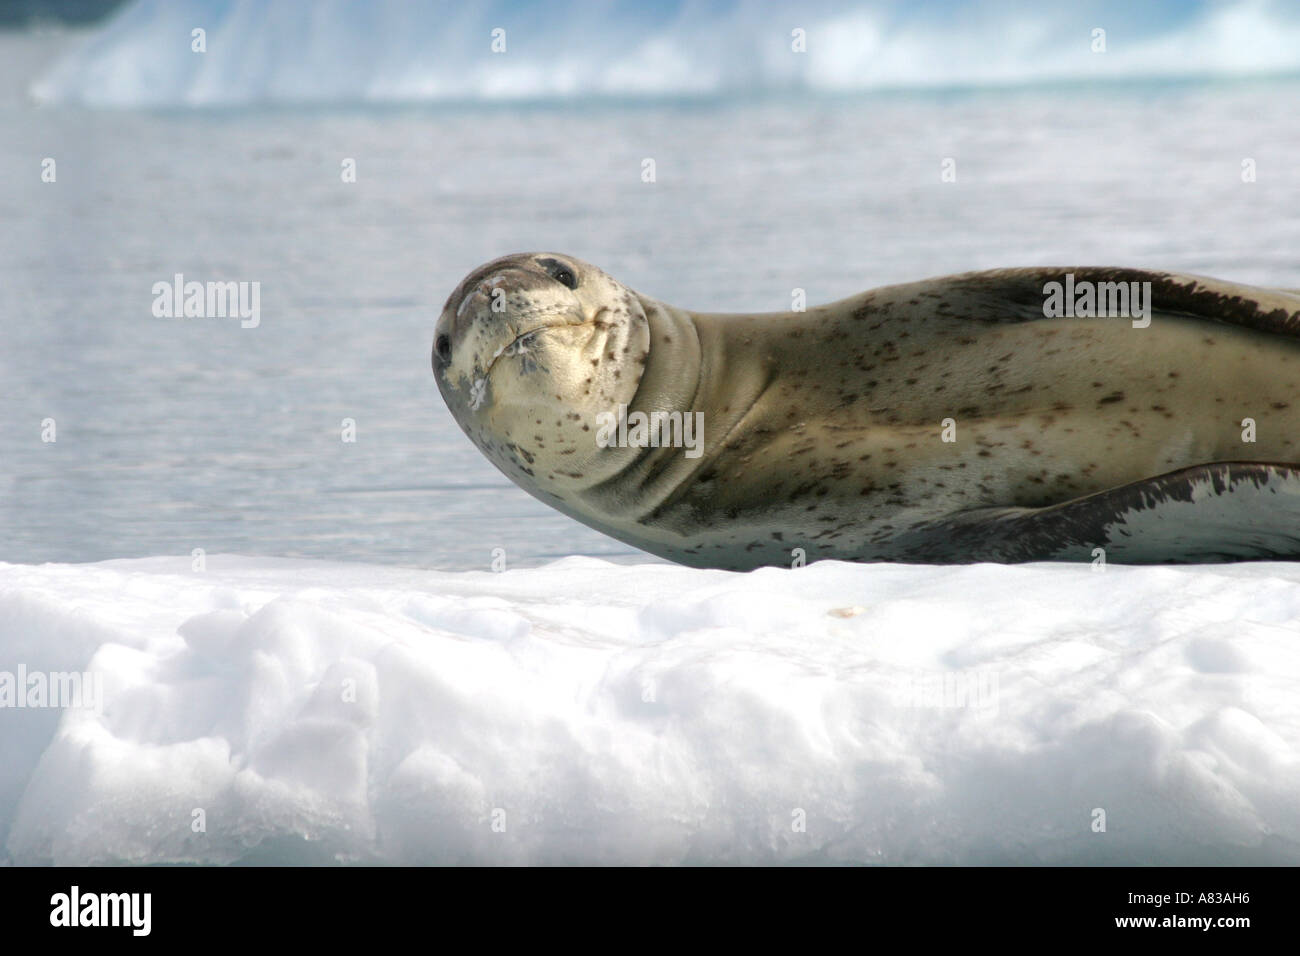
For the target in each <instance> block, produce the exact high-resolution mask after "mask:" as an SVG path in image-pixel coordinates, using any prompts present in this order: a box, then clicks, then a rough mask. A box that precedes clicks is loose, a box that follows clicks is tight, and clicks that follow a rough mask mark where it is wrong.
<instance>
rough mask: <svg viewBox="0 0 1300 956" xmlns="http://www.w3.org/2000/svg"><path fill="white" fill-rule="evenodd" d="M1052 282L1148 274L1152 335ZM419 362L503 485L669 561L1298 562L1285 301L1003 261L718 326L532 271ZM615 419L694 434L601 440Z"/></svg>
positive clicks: (1298, 441) (1295, 377)
mask: <svg viewBox="0 0 1300 956" xmlns="http://www.w3.org/2000/svg"><path fill="white" fill-rule="evenodd" d="M1067 273H1068V274H1069V275H1070V276H1071V277H1072V279H1073V280H1074V281H1075V282H1081V283H1087V282H1092V283H1114V282H1125V283H1133V282H1136V283H1139V284H1140V283H1143V282H1147V283H1150V286H1149V295H1150V298H1149V302H1148V305H1149V306H1150V309H1149V313H1148V316H1147V318H1148V319H1149V322H1148V323H1147V324H1146V325H1145V327H1141V323H1139V322H1135V321H1130V319H1129V318H1127V317H1087V316H1084V317H1059V318H1045V317H1044V301H1045V288H1047V287H1048V286H1049V285H1050V283H1052V282H1059V281H1060V280H1061V278H1062V276H1064V275H1066V274H1067ZM433 368H434V375H435V378H436V380H437V383H438V387H439V389H440V391H441V393H442V395H443V397H444V399H445V400H446V402H447V405H448V407H449V408H450V409H451V411H452V414H453V415H454V416H455V418H456V420H457V422H458V423H459V424H460V426H461V427H462V428H463V429H464V430H465V432H466V434H468V435H469V437H470V438H471V439H472V440H473V441H474V442H475V444H476V445H478V447H479V448H480V449H481V450H482V451H483V453H484V454H485V455H487V457H488V458H489V459H490V460H491V461H492V462H493V463H494V464H495V465H496V466H497V467H498V468H500V469H501V470H502V471H503V472H504V473H505V474H506V475H508V476H509V477H510V478H511V479H512V480H513V481H515V482H516V483H517V484H518V485H520V486H521V487H523V488H524V489H525V490H527V491H528V492H530V493H531V494H533V495H535V496H536V497H538V498H540V499H541V500H542V501H545V502H546V503H548V504H550V505H552V506H554V507H555V508H557V509H559V510H560V511H562V512H564V513H566V514H568V515H571V516H572V517H574V518H576V519H578V520H579V521H582V522H583V523H585V524H588V525H590V526H592V527H594V528H597V529H598V530H600V531H603V532H605V533H607V534H610V535H612V536H613V537H616V538H618V539H620V540H622V541H625V542H628V543H629V544H632V545H635V546H636V547H638V548H642V549H644V550H646V551H649V552H652V553H654V554H658V555H661V556H663V557H666V558H670V559H672V560H674V561H678V562H681V563H683V564H688V565H694V566H700V567H719V568H732V569H748V568H753V567H758V566H761V565H768V564H776V565H788V564H789V563H790V561H791V555H792V553H793V552H794V549H796V548H800V549H803V553H804V554H805V555H806V556H807V559H808V560H816V559H822V558H834V559H842V560H853V561H911V562H938V563H949V562H966V561H1029V560H1049V559H1056V560H1088V559H1092V558H1093V557H1094V556H1095V555H1096V554H1097V552H1096V550H1095V549H1097V548H1102V549H1105V556H1106V558H1107V559H1108V560H1111V561H1121V562H1134V563H1145V562H1191V561H1219V560H1246V559H1268V558H1296V557H1300V470H1298V467H1300V466H1297V464H1296V463H1298V462H1300V294H1296V293H1294V292H1289V291H1282V290H1272V289H1259V288H1252V287H1248V286H1241V285H1236V284H1231V283H1224V282H1218V281H1216V280H1211V279H1203V278H1199V277H1192V276H1186V275H1178V274H1171V273H1157V272H1144V271H1139V270H1127V269H1104V268H1077V269H1072V270H1064V269H1016V270H999V271H993V272H978V273H967V274H963V275H958V276H951V277H945V278H940V279H931V280H926V281H922V282H915V283H908V284H905V285H898V286H890V287H885V288H880V289H875V290H872V291H870V292H866V293H863V294H861V295H858V296H854V297H851V298H848V299H844V300H842V301H839V302H835V303H832V304H830V305H826V306H821V307H816V308H810V309H808V310H807V311H806V312H799V313H774V314H760V315H720V314H706V313H694V312H688V311H685V310H683V309H678V308H674V307H672V306H669V305H666V304H664V303H661V302H658V301H656V300H654V299H651V298H649V297H646V296H642V295H639V294H637V293H635V292H632V291H631V290H629V289H627V288H626V287H625V286H623V285H622V284H620V283H619V282H617V281H616V280H614V279H612V278H611V277H609V276H607V275H606V274H605V273H603V272H601V271H600V270H599V269H596V268H595V267H593V266H590V265H588V264H586V263H583V262H580V261H578V260H576V259H574V258H572V257H570V256H564V255H559V254H552V253H530V254H521V255H513V256H507V257H504V258H502V259H498V260H495V261H494V262H491V263H488V264H487V265H485V266H483V267H481V268H479V269H477V270H475V271H474V272H473V273H471V274H470V276H468V277H467V278H466V279H465V280H464V281H463V282H462V283H461V284H460V286H459V287H458V288H457V289H456V290H455V291H454V292H453V293H452V295H451V297H450V299H449V300H448V302H447V305H446V307H445V309H444V310H443V313H442V315H441V317H440V318H439V319H438V323H437V326H436V328H435V335H434V352H433ZM620 410H623V411H620ZM636 412H643V413H645V414H646V416H647V417H648V416H649V415H650V414H652V413H654V412H660V413H678V416H679V417H680V416H681V415H691V416H695V417H696V418H697V419H698V420H699V421H700V422H701V423H702V425H703V434H702V438H701V440H699V441H698V442H697V447H695V448H694V449H693V450H692V449H687V448H683V447H662V446H661V447H652V446H646V445H645V442H644V441H642V442H641V444H640V445H638V444H636V443H635V442H634V441H631V440H629V441H628V442H627V443H626V444H624V445H621V446H620V445H618V444H611V443H610V441H608V438H609V433H610V429H609V428H607V427H606V428H602V422H603V423H604V424H605V425H608V423H609V422H610V420H611V416H618V415H622V416H623V417H624V418H630V417H634V414H635V413H636ZM697 413H698V414H697ZM1247 420H1248V421H1247ZM1243 422H1247V423H1246V424H1243ZM673 434H674V435H675V436H677V437H680V434H679V433H676V432H675V433H673ZM599 436H603V437H604V440H598V437H599ZM630 437H632V438H634V437H635V435H631V436H630ZM1246 439H1253V440H1246ZM692 451H693V454H692V453H690V452H692Z"/></svg>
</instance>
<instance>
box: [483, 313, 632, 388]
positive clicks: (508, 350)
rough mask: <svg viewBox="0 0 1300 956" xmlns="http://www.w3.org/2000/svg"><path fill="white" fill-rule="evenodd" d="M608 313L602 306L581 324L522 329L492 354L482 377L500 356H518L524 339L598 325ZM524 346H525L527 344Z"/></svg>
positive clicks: (541, 324)
mask: <svg viewBox="0 0 1300 956" xmlns="http://www.w3.org/2000/svg"><path fill="white" fill-rule="evenodd" d="M608 311H609V308H608V307H607V306H603V305H602V306H601V307H600V308H599V309H597V310H596V314H595V315H593V316H592V317H591V318H590V319H584V320H583V321H581V322H542V323H540V324H538V325H534V326H532V327H531V328H528V329H524V330H523V331H522V332H519V333H517V334H516V335H515V336H514V338H512V339H511V340H510V341H509V342H507V343H506V344H505V345H503V346H501V347H500V348H499V349H497V350H496V352H494V353H493V354H492V357H491V358H490V359H488V363H487V368H485V369H484V370H483V376H482V377H483V378H485V379H486V378H487V377H488V376H489V375H491V374H492V369H493V368H495V367H496V364H497V360H498V359H500V358H501V357H502V356H506V357H509V356H512V355H517V354H519V351H520V349H519V345H520V343H524V340H525V339H529V338H531V337H532V336H534V335H537V334H538V333H539V332H545V331H546V330H547V329H562V328H575V327H581V326H584V325H599V323H600V317H601V316H602V315H604V314H605V313H606V312H608ZM524 344H525V345H526V344H527V343H524Z"/></svg>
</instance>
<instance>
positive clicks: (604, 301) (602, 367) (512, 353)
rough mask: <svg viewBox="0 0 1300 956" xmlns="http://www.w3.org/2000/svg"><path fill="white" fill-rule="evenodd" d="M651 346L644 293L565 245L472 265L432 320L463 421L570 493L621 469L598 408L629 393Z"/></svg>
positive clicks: (486, 446)
mask: <svg viewBox="0 0 1300 956" xmlns="http://www.w3.org/2000/svg"><path fill="white" fill-rule="evenodd" d="M649 349H650V329H649V323H648V321H647V318H646V314H645V309H644V308H643V306H642V303H641V301H640V299H639V298H638V297H637V296H636V295H635V294H634V293H633V292H632V291H631V290H629V289H628V288H626V287H625V286H624V285H622V284H621V283H619V282H618V281H616V280H614V279H612V278H611V277H610V276H608V275H606V274H605V273H604V272H602V271H601V270H599V269H597V268H596V267H595V266H592V265H589V264H587V263H585V262H582V261H580V260H578V259H575V258H573V257H572V256H565V255H560V254H557V253H546V252H540V253H520V254H515V255H509V256H503V257H502V258H500V259H495V260H493V261H492V262H489V263H487V265H484V266H482V267H480V268H478V269H476V270H474V271H473V272H471V273H470V274H469V275H468V276H467V277H466V278H465V280H464V281H463V282H461V284H460V285H459V286H458V287H457V288H456V290H455V291H454V292H453V293H452V294H451V297H450V298H449V299H448V300H447V304H446V305H445V306H444V307H443V310H442V315H441V316H440V317H439V319H438V322H437V325H436V326H435V329H434V338H433V355H432V362H433V374H434V378H435V379H436V380H437V383H438V390H439V391H440V392H441V393H442V397H443V400H444V401H445V402H446V403H447V407H448V408H449V409H450V410H451V413H452V415H453V417H454V418H455V419H456V422H457V423H458V424H459V425H460V427H461V428H462V429H463V430H464V432H465V434H467V435H468V436H469V437H470V439H471V440H472V441H473V442H474V444H475V445H477V446H478V447H479V449H480V450H481V451H482V452H483V453H484V454H485V455H487V457H488V458H489V459H490V460H491V461H492V462H493V464H495V465H496V466H497V467H498V468H500V469H501V470H502V471H503V472H505V473H506V475H508V476H509V477H510V478H511V479H512V480H514V481H515V482H516V483H518V484H520V485H522V486H524V487H525V488H527V489H528V490H529V491H533V492H534V493H536V489H538V488H539V487H540V488H542V489H546V490H553V491H556V492H559V493H561V494H563V492H564V490H566V489H576V488H584V487H588V486H590V485H592V484H594V483H598V482H600V481H602V480H604V479H605V478H607V477H609V476H610V475H612V474H614V473H616V472H617V470H618V469H619V467H620V466H621V462H620V461H619V460H618V459H619V456H618V455H615V454H608V453H607V451H608V450H606V449H602V448H601V447H599V446H598V444H597V443H596V441H595V440H594V434H593V432H592V429H593V427H594V426H593V422H594V421H595V419H596V416H597V415H598V414H599V413H600V412H602V411H606V410H608V409H610V408H613V407H616V406H618V405H619V404H620V403H622V404H627V403H629V402H631V400H632V398H633V396H634V395H635V394H636V390H637V386H638V384H639V382H640V377H641V375H640V373H641V371H642V370H643V369H644V367H645V362H646V358H647V357H648V354H649Z"/></svg>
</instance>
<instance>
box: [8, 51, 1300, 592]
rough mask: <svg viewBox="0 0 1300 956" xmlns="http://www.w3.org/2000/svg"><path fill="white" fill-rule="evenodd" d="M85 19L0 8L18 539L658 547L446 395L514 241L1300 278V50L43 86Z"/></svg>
mask: <svg viewBox="0 0 1300 956" xmlns="http://www.w3.org/2000/svg"><path fill="white" fill-rule="evenodd" d="M74 42H80V41H79V40H77V39H76V38H68V37H59V36H53V37H51V36H48V35H41V34H36V33H31V32H28V33H13V34H5V35H0V131H2V134H0V330H2V331H3V348H0V561H8V562H45V561H61V562H62V561H78V562H79V561H95V560H100V559H105V558H110V557H138V556H148V555H186V554H189V553H190V552H191V551H192V549H194V548H203V549H204V550H205V551H207V552H208V553H210V554H212V553H218V552H237V553H240V554H246V555H267V556H288V557H317V558H329V559H336V560H346V561H364V562H374V563H387V564H401V565H411V566H416V567H430V568H441V569H466V568H471V569H472V568H480V569H481V568H486V567H487V566H488V564H489V562H490V561H491V555H492V551H493V549H495V548H503V549H504V550H505V554H506V560H507V563H508V565H509V566H512V567H513V566H527V565H535V564H538V563H542V562H544V561H547V560H550V559H553V558H556V557H559V556H563V555H572V554H579V555H598V556H605V557H612V558H615V559H619V560H632V559H637V560H647V556H645V555H641V554H640V553H638V552H635V551H634V550H632V549H630V548H628V547H626V546H625V545H622V544H620V543H619V542H616V541H613V540H611V539H608V538H605V537H604V536H602V535H600V534H598V533H596V532H594V531H591V530H589V529H587V528H585V527H583V526H581V525H579V524H577V523H575V522H573V521H571V520H569V519H568V518H565V517H563V516H561V515H559V514H558V513H555V512H553V511H551V510H550V509H548V508H547V507H545V506H544V505H542V504H540V503H539V502H536V501H534V500H533V499H532V498H531V497H529V496H528V495H527V494H525V493H524V492H523V491H521V490H519V489H517V488H515V487H514V486H513V485H511V484H510V483H509V482H508V481H507V480H506V479H505V478H504V477H503V476H501V475H500V474H498V473H497V472H496V471H495V470H494V469H493V468H492V467H491V465H489V464H488V462H487V461H486V460H485V459H483V458H482V456H481V455H480V454H479V453H478V452H477V450H476V449H474V448H473V447H472V446H471V444H470V443H469V441H468V439H466V438H465V437H464V436H463V435H462V434H461V433H460V431H459V429H458V428H457V426H456V425H455V423H454V422H453V421H452V419H451V417H450V415H449V414H448V413H447V411H446V410H445V408H444V407H443V406H442V403H441V400H440V398H439V396H438V393H437V389H436V387H435V385H434V382H433V378H432V375H431V372H430V368H429V349H430V339H431V335H432V328H433V323H434V321H435V319H436V318H437V315H438V312H439V310H440V308H441V306H442V303H443V301H444V300H445V298H446V296H447V294H448V293H449V292H450V291H451V289H452V288H453V287H454V286H455V284H456V283H457V282H458V281H459V280H460V278H461V277H462V276H463V275H464V274H465V273H466V272H468V271H469V270H470V269H472V268H473V267H474V266H476V265H478V264H479V263H481V262H483V261H485V260H487V259H489V258H492V257H495V256H498V255H501V254H504V253H506V252H511V251H522V250H531V249H549V250H556V251H562V252H567V253H571V254H574V255H577V256H579V257H581V258H583V259H587V260H589V261H591V262H593V263H595V264H597V265H599V266H601V267H602V268H604V269H605V270H606V271H608V272H610V273H611V274H612V275H614V276H616V277H618V278H619V279H621V280H623V281H624V282H626V283H627V284H629V285H630V286H632V287H633V288H636V289H638V290H640V291H642V292H645V293H647V294H650V295H653V296H655V297H657V298H661V299H664V300H666V301H669V302H672V303H674V304H678V305H681V306H684V307H688V308H698V309H708V310H721V311H732V310H734V311H746V310H779V309H785V308H789V305H790V300H791V293H792V290H793V289H795V288H802V289H804V290H806V293H807V297H808V301H809V302H810V303H817V302H825V301H829V300H833V299H836V298H839V297H842V296H846V295H849V294H852V293H855V292H859V291H861V290H863V289H866V288H869V287H871V286H875V285H880V284H884V283H889V282H898V281H906V280H912V279H918V278H922V277H926V276H933V275H940V274H944V273H950V272H956V271H962V270H967V269H980V268H993V267H1002V266H1026V265H1034V264H1050V265H1061V266H1068V265H1081V264H1121V265H1129V266H1141V267H1153V268H1168V269H1178V270H1183V271H1189V272H1196V273H1204V274H1210V275H1214V276H1218V277H1222V278H1227V279H1234V280H1240V281H1244V282H1253V283H1259V284H1264V285H1275V286H1286V287H1300V255H1298V254H1297V253H1298V252H1300V166H1298V165H1297V163H1296V161H1295V157H1296V156H1297V155H1300V110H1297V108H1296V107H1297V103H1298V102H1300V81H1297V79H1295V78H1294V77H1290V78H1288V77H1281V78H1278V77H1266V76H1250V77H1236V78H1228V77H1219V78H1210V79H1204V78H1203V79H1186V78H1169V77H1165V78H1158V77H1155V78H1153V77H1146V78H1142V77H1136V78H1135V77H1128V78H1123V79H1115V78H1098V77H1093V78H1089V77H1075V78H1067V79H1060V80H1053V81H1052V82H1042V83H1037V84H1032V85H1030V86H1026V87H1020V88H988V87H970V88H965V89H952V88H935V89H926V90H912V91H903V90H885V89H858V90H844V89H840V88H835V87H834V86H833V84H832V85H830V86H827V87H825V88H807V87H787V88H780V89H769V90H763V91H761V92H759V93H747V92H745V91H744V90H742V89H739V88H734V89H733V88H731V87H726V86H723V87H720V88H719V89H717V90H706V91H704V92H703V93H700V92H699V91H695V93H694V94H693V95H689V96H688V95H681V94H680V93H679V92H678V91H673V90H667V91H663V92H661V94H660V95H654V96H638V97H632V96H621V95H620V96H609V95H605V96H600V97H596V96H588V95H575V96H570V97H565V98H558V99H556V98H551V99H541V100H535V101H521V100H519V99H511V98H509V97H506V98H504V99H500V100H492V101H490V102H485V101H478V102H472V101H464V100H460V101H456V100H448V101H440V100H437V99H430V100H428V101H426V102H397V101H389V102H385V103H373V102H372V103H352V104H350V105H349V104H346V103H345V104H342V105H326V104H323V103H314V104H302V103H297V104H295V103H290V102H285V101H283V100H282V99H281V100H276V99H275V98H266V97H251V98H250V97H244V98H243V99H242V100H241V101H238V102H228V103H220V104H218V105H217V106H215V107H212V108H207V109H198V110H196V109H190V108H186V107H184V106H180V105H168V104H164V105H161V106H157V105H154V106H151V105H149V104H143V105H140V104H137V105H134V106H132V105H129V104H126V105H124V104H122V103H117V104H116V105H117V107H118V108H114V109H104V110H100V109H92V108H88V107H86V106H84V105H80V104H79V103H78V102H77V100H78V97H77V96H68V97H65V98H64V99H63V100H59V99H57V98H55V100H54V101H48V102H46V103H44V105H36V104H35V103H33V101H32V100H31V98H30V97H29V96H28V95H27V94H28V91H29V90H30V89H31V88H32V83H33V81H35V80H36V79H37V78H38V77H39V76H42V75H45V74H44V71H45V69H46V68H47V66H48V64H49V63H50V62H53V60H54V59H55V54H57V53H59V52H66V51H67V49H68V44H69V43H74ZM65 72H66V71H65ZM74 72H75V71H74ZM86 75H89V76H92V78H93V75H94V74H93V71H91V72H90V73H88V74H86ZM61 82H64V83H65V86H64V87H62V89H64V90H65V92H66V91H67V90H69V89H74V88H76V89H82V90H83V91H84V90H85V89H87V88H93V83H92V84H91V86H90V87H86V86H82V87H76V84H75V83H74V81H73V80H69V79H66V78H65V80H64V81H61ZM82 98H83V99H84V97H82ZM46 158H51V159H53V160H54V161H55V164H56V166H55V169H56V177H57V178H56V181H55V182H52V183H51V182H43V181H42V177H41V173H42V162H43V160H45V159H46ZM646 158H652V159H653V160H654V161H655V168H656V181H655V182H653V183H646V182H643V181H642V177H641V171H642V164H643V160H644V159H646ZM949 158H950V159H952V160H954V161H955V168H956V173H957V176H956V181H955V182H943V181H942V180H941V171H942V168H943V163H944V161H945V160H946V159H949ZM346 159H352V160H355V163H356V170H357V181H356V182H355V183H345V182H343V181H342V177H341V175H340V173H341V168H342V167H341V164H342V163H343V162H344V160H346ZM1244 161H1251V162H1252V164H1253V168H1254V170H1255V181H1253V182H1243V176H1242V170H1243V162H1244ZM176 273H181V274H183V275H184V276H185V278H186V279H187V280H199V281H208V280H232V281H256V282H259V283H260V288H261V322H260V325H259V326H258V327H256V328H248V329H245V328H241V327H240V323H239V321H238V320H237V319H216V318H212V319H182V318H157V317H155V316H154V315H153V314H152V310H151V309H152V304H153V299H154V296H153V293H152V291H151V290H152V287H153V285H154V283H156V282H170V281H171V279H172V277H173V276H174V275H175V274H176ZM47 419H53V421H54V423H55V428H56V437H57V440H56V441H53V442H48V441H43V440H42V432H43V427H44V426H43V422H45V421H46V420H47ZM345 419H351V420H353V421H354V422H355V423H356V440H355V442H344V441H342V440H341V432H342V427H343V421H344V420H345Z"/></svg>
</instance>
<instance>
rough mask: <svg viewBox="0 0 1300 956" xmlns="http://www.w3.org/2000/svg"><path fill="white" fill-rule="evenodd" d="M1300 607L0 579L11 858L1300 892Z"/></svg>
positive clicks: (974, 592) (462, 576) (297, 576)
mask: <svg viewBox="0 0 1300 956" xmlns="http://www.w3.org/2000/svg"><path fill="white" fill-rule="evenodd" d="M1297 583H1300V568H1298V567H1295V566H1287V565H1276V564H1263V565H1260V564H1257V565H1237V566H1227V567H1205V568H1124V567H1114V566H1112V567H1110V568H1107V569H1105V570H1104V571H1094V570H1092V569H1091V568H1090V567H1088V566H1069V565H1028V566H1019V567H996V566H989V565H976V566H969V567H955V568H930V567H909V566H899V565H875V566H855V565H848V564H838V563H831V562H826V563H819V564H814V565H810V566H808V567H806V568H800V569H797V570H779V569H769V570H763V571H758V572H754V573H752V574H734V573H728V572H704V571H697V570H691V569H687V568H679V567H675V566H670V565H657V564H656V565H642V566H631V567H629V566H619V565H613V564H609V563H606V562H603V561H599V560H596V559H591V558H570V559H565V560H562V561H558V562H555V563H553V564H550V565H547V566H545V567H542V568H533V569H524V570H510V571H505V572H503V573H500V574H493V573H490V572H486V571H485V572H459V573H456V572H432V571H420V570H414V569H401V568H389V567H378V566H367V565H344V564H325V563H319V562H309V561H301V560H285V559H263V558H246V557H226V556H220V555H218V556H210V557H208V559H207V566H206V570H203V571H194V570H191V562H190V559H189V558H185V559H174V558H149V559H143V560H119V561H109V562H104V563H100V564H90V565H40V566H34V565H5V564H0V671H4V670H8V671H10V672H16V669H17V667H18V666H19V665H22V666H24V667H25V668H26V669H27V671H28V672H29V673H32V672H36V671H43V672H63V671H74V670H76V671H90V672H93V673H95V674H99V675H102V680H103V685H104V698H103V701H102V707H101V708H100V709H99V711H98V712H96V710H94V709H90V708H81V709H77V708H68V709H63V710H53V709H31V708H23V709H19V708H6V709H3V710H0V845H2V846H3V847H4V850H5V854H4V855H0V859H7V860H8V861H9V862H13V863H19V864H37V863H51V862H52V863H57V864H84V863H124V862H125V863H159V862H178V861H196V862H210V863H227V862H237V861H238V862H248V863H272V862H276V863H316V862H321V863H332V862H336V861H342V862H363V863H375V862H378V863H511V864H519V863H577V862H593V863H652V864H653V863H663V864H667V863H712V862H760V863H767V862H790V863H801V862H848V863H888V864H899V863H995V864H996V863H1007V864H1041V863H1048V864H1058V863H1059V864H1065V863H1134V864H1143V863H1152V864H1156V863H1159V864H1183V863H1203V864H1215V863H1289V864H1295V863H1298V862H1300V760H1298V759H1297V747H1298V745H1300V588H1297ZM1098 808H1099V809H1101V810H1104V811H1105V827H1106V828H1105V832H1094V829H1093V827H1094V820H1096V819H1098V816H1097V814H1096V812H1095V811H1096V810H1097V809H1098ZM196 810H202V811H203V820H204V822H205V824H206V829H205V831H204V832H196V830H195V825H194V821H195V820H196V819H197V817H196V815H195V811H196ZM801 822H802V823H803V824H804V827H803V828H802V829H801V828H800V823H801Z"/></svg>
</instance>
